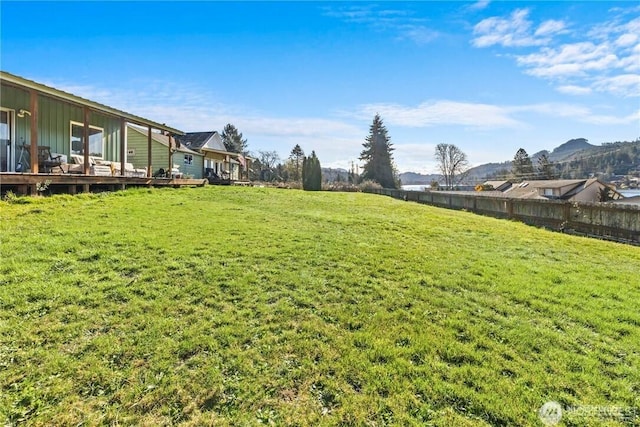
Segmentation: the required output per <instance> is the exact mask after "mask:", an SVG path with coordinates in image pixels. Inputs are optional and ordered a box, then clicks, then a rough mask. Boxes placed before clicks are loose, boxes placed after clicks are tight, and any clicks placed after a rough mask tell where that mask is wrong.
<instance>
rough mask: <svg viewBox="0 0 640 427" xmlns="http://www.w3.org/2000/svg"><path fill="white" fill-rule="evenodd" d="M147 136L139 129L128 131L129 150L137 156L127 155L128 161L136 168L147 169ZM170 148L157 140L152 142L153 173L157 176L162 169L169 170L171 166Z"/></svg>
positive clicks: (129, 129)
mask: <svg viewBox="0 0 640 427" xmlns="http://www.w3.org/2000/svg"><path fill="white" fill-rule="evenodd" d="M147 138H148V137H147V134H146V131H145V133H142V132H140V131H138V130H137V129H133V128H128V129H127V150H133V151H134V152H135V154H129V155H127V160H128V162H129V163H132V164H133V166H135V167H136V168H146V167H147V161H148V160H147V158H148V152H149V151H148V149H147V147H148V143H147ZM168 151H169V150H168V148H167V147H166V146H165V145H163V144H161V143H159V142H158V141H156V140H153V139H152V141H151V172H152V174H156V173H157V172H158V170H159V169H160V168H162V169H163V170H165V171H166V170H167V167H168V166H169V152H168Z"/></svg>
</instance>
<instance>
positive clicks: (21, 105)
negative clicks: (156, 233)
mask: <svg viewBox="0 0 640 427" xmlns="http://www.w3.org/2000/svg"><path fill="white" fill-rule="evenodd" d="M128 124H136V125H138V126H142V127H143V129H144V132H146V137H147V147H148V146H149V145H151V140H152V138H151V136H152V135H153V134H154V133H155V132H153V130H156V131H160V132H163V133H165V134H167V135H174V136H176V135H182V134H183V132H182V131H180V130H177V129H174V128H171V127H169V126H166V125H164V124H160V123H156V122H154V121H151V120H148V119H145V118H142V117H139V116H136V115H133V114H131V113H127V112H124V111H121V110H118V109H115V108H113V107H109V106H107V105H103V104H100V103H97V102H95V101H91V100H88V99H85V98H81V97H79V96H76V95H73V94H70V93H68V92H64V91H61V90H59V89H56V88H53V87H50V86H46V85H43V84H41V83H38V82H35V81H32V80H28V79H25V78H23V77H19V76H16V75H13V74H10V73H7V72H4V71H0V163H1V164H0V172H2V173H5V174H6V175H5V176H4V177H3V182H4V183H5V184H6V183H11V182H15V183H18V184H20V185H22V184H25V185H33V183H35V182H36V180H37V179H38V178H37V177H35V176H34V177H32V178H33V179H32V180H31V181H30V180H29V179H28V178H29V177H20V176H18V174H23V175H27V174H31V175H34V174H38V173H42V172H43V171H41V170H39V169H40V168H39V163H40V162H38V161H32V159H34V160H35V159H38V154H39V153H40V151H39V150H40V149H41V148H42V147H45V148H47V150H48V151H50V152H51V153H56V154H59V155H62V156H64V157H65V158H67V159H69V158H71V155H75V157H76V158H77V157H78V156H79V157H80V158H81V159H82V158H83V159H84V165H82V167H81V168H82V170H81V172H83V174H84V175H90V170H91V169H90V166H91V163H90V162H91V161H93V160H94V159H98V160H100V161H104V162H115V163H118V166H120V167H119V168H118V170H119V171H121V172H120V174H121V176H122V177H124V176H125V173H126V163H127V162H128V160H127V154H126V153H127V149H126V144H127V141H126V127H127V125H128ZM160 150H161V151H165V153H166V152H167V150H162V149H160ZM153 151H154V150H152V152H153ZM146 152H147V153H148V149H147V151H146ZM153 155H154V156H155V155H157V156H158V158H159V160H158V161H159V162H161V161H162V160H164V158H165V157H163V156H166V162H164V163H163V164H167V165H168V160H169V158H168V157H169V156H168V153H167V154H165V155H163V154H162V153H153ZM195 157H198V156H195ZM195 157H194V162H195V165H188V166H189V167H188V168H186V169H187V170H189V172H187V170H185V169H183V173H190V174H191V171H193V175H194V176H202V172H201V170H202V164H198V160H196V159H195ZM180 161H184V159H182V158H180ZM149 163H150V162H149V159H148V158H147V161H146V162H139V163H138V166H139V167H140V168H148V172H147V176H151V168H149V166H151V165H150V164H149ZM198 171H200V172H199V173H197V172H198ZM44 172H47V171H46V170H45V171H44ZM49 172H50V171H49ZM9 174H12V176H9ZM61 180H62V178H56V180H55V181H56V182H62V181H61ZM75 181H77V179H75ZM83 182H84V181H83ZM86 182H87V183H90V182H91V181H86ZM86 185H88V184H86Z"/></svg>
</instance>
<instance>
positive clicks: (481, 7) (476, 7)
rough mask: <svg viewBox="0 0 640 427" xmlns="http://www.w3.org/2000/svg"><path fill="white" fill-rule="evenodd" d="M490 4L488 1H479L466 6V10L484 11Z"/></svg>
mask: <svg viewBox="0 0 640 427" xmlns="http://www.w3.org/2000/svg"><path fill="white" fill-rule="evenodd" d="M490 3H491V1H490V0H480V1H477V2H475V3H473V4H470V5H469V6H467V10H470V11H477V10H484V9H486V8H487V7H488V6H489V4H490Z"/></svg>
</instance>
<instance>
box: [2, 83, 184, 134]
mask: <svg viewBox="0 0 640 427" xmlns="http://www.w3.org/2000/svg"><path fill="white" fill-rule="evenodd" d="M0 82H1V83H2V84H3V85H5V84H6V85H10V86H14V87H17V88H19V89H26V90H33V91H35V92H37V93H39V94H42V95H45V96H49V97H52V98H56V99H59V100H62V101H65V102H68V103H70V104H74V105H77V106H80V107H88V108H89V109H91V110H92V111H96V112H99V113H103V114H107V115H110V116H116V117H119V118H123V119H125V120H126V121H127V122H129V123H134V124H137V125H140V126H145V127H148V126H150V127H152V128H154V129H158V130H163V131H167V132H169V133H172V134H174V135H184V132H183V131H181V130H178V129H175V128H172V127H170V126H167V125H165V124H163V123H157V122H154V121H152V120H148V119H145V118H144V117H140V116H136V115H134V114H131V113H127V112H126V111H122V110H118V109H116V108H112V107H109V106H108V105H104V104H100V103H98V102H95V101H91V100H89V99H85V98H81V97H79V96H76V95H73V94H71V93H68V92H64V91H62V90H59V89H55V88H53V87H50V86H46V85H43V84H41V83H38V82H35V81H33V80H28V79H25V78H23V77H20V76H16V75H13V74H11V73H7V72H5V71H0Z"/></svg>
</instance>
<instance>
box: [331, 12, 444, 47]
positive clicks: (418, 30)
mask: <svg viewBox="0 0 640 427" xmlns="http://www.w3.org/2000/svg"><path fill="white" fill-rule="evenodd" d="M325 15H327V16H331V17H334V18H338V19H341V20H343V21H345V22H348V23H353V24H359V25H366V26H368V27H370V28H371V29H373V30H375V31H389V32H392V33H395V36H396V37H397V38H398V39H400V40H410V41H413V42H415V43H417V44H426V43H429V42H431V41H433V40H435V39H436V38H438V37H440V35H441V34H440V32H438V31H436V30H435V29H433V28H431V27H429V26H427V25H426V23H427V19H425V18H421V17H417V16H416V15H415V14H414V13H413V12H412V11H411V10H409V9H395V8H381V7H379V6H377V5H372V4H363V5H359V4H358V5H350V6H328V7H326V8H325Z"/></svg>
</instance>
